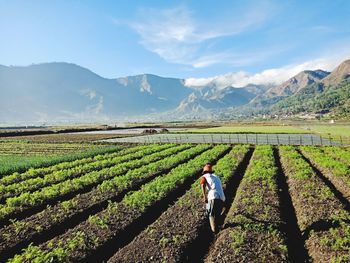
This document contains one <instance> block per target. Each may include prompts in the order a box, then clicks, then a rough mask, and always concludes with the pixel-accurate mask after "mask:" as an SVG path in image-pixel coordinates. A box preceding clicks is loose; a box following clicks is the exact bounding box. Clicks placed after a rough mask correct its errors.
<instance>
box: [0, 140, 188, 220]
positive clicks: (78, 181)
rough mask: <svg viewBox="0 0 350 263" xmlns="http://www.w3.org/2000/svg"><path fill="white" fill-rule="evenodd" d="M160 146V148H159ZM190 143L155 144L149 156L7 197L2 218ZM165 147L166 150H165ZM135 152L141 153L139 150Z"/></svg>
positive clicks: (0, 206) (2, 206) (1, 210)
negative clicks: (171, 145)
mask: <svg viewBox="0 0 350 263" xmlns="http://www.w3.org/2000/svg"><path fill="white" fill-rule="evenodd" d="M157 147H158V148H157ZM188 147H189V145H180V146H175V147H171V148H170V149H166V148H169V145H163V146H155V147H154V148H150V149H148V150H147V149H144V150H142V151H146V152H147V151H154V152H155V153H153V154H152V155H150V156H149V158H147V157H145V158H142V159H137V160H132V161H129V162H124V163H120V164H118V165H115V166H112V167H110V168H104V169H102V170H100V171H92V172H90V173H87V174H84V175H83V176H80V177H78V178H73V179H68V180H65V181H63V182H61V183H58V184H53V185H50V186H47V187H43V188H41V189H40V190H37V191H35V192H25V193H22V194H20V195H18V196H15V197H10V198H7V199H6V203H5V204H1V205H0V218H4V217H6V216H8V215H10V214H12V213H15V212H16V211H20V210H21V209H22V207H32V206H36V205H39V204H42V203H44V202H46V201H48V200H52V199H54V198H57V197H58V196H61V195H64V194H67V193H70V192H73V191H76V190H79V189H83V188H85V187H87V186H90V185H93V184H95V183H98V182H101V181H103V180H106V179H110V178H113V177H115V176H116V175H118V174H119V175H120V174H122V173H125V172H127V171H128V170H129V169H132V168H136V167H140V166H142V165H145V164H147V163H148V162H150V161H156V160H160V159H162V158H163V157H165V156H168V155H170V154H173V153H176V152H179V151H181V150H184V149H186V148H188ZM164 149H165V150H164ZM161 150H163V152H162V154H163V155H162V154H158V153H157V151H161ZM135 154H141V153H140V152H137V153H135Z"/></svg>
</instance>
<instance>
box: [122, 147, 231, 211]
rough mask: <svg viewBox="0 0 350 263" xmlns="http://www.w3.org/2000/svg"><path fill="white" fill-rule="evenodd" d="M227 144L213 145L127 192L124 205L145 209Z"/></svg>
mask: <svg viewBox="0 0 350 263" xmlns="http://www.w3.org/2000/svg"><path fill="white" fill-rule="evenodd" d="M227 149H228V146H227V145H218V146H215V147H214V148H213V149H212V150H209V151H207V152H205V153H204V154H202V155H200V156H198V157H196V158H195V159H193V160H191V161H189V162H188V163H186V164H182V165H179V166H178V167H176V168H175V169H173V170H172V171H171V172H170V173H169V174H168V175H167V176H164V177H157V178H156V179H154V180H153V181H152V182H151V183H149V184H146V185H144V186H142V188H141V189H140V190H139V191H137V192H134V193H129V194H128V195H127V196H126V197H125V198H124V200H123V202H124V203H125V204H126V205H129V206H132V207H135V208H137V209H139V210H141V211H143V210H145V209H146V207H147V206H149V204H151V203H152V202H154V200H160V199H161V198H163V197H164V196H165V194H166V193H167V192H169V191H170V190H171V189H174V188H175V187H176V186H177V185H179V184H182V183H183V182H184V181H185V180H186V179H187V178H188V177H190V176H193V175H194V174H195V173H197V172H198V171H200V169H201V168H202V167H203V164H205V163H207V162H211V161H213V160H215V158H217V156H218V155H220V154H221V153H222V152H223V151H225V150H227Z"/></svg>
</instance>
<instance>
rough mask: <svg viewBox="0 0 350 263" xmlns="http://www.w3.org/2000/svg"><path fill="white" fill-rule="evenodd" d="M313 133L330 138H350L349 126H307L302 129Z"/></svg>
mask: <svg viewBox="0 0 350 263" xmlns="http://www.w3.org/2000/svg"><path fill="white" fill-rule="evenodd" d="M304 128H305V129H308V130H310V131H311V132H313V133H316V134H321V135H323V136H325V137H327V136H331V137H333V138H336V137H340V136H342V137H344V138H348V139H349V138H350V125H334V124H332V125H308V126H305V127H304Z"/></svg>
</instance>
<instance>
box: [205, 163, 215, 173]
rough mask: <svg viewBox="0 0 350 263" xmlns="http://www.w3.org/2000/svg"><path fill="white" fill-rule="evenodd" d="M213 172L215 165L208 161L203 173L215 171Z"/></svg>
mask: <svg viewBox="0 0 350 263" xmlns="http://www.w3.org/2000/svg"><path fill="white" fill-rule="evenodd" d="M213 172H214V171H213V165H212V164H211V163H207V164H206V165H204V167H203V172H202V174H206V173H213Z"/></svg>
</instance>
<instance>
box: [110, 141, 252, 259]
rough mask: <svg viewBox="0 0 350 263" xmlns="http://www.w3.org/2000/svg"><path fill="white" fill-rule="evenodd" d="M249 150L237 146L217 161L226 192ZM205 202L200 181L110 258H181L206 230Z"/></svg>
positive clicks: (216, 170) (217, 171)
mask: <svg viewBox="0 0 350 263" xmlns="http://www.w3.org/2000/svg"><path fill="white" fill-rule="evenodd" d="M247 151H248V146H246V145H240V146H235V147H234V148H233V149H232V150H231V151H230V152H229V153H228V154H227V155H225V156H224V157H223V158H222V159H220V160H219V161H218V162H217V164H216V165H215V167H214V171H215V174H217V175H219V177H220V178H221V181H222V183H223V188H224V191H225V192H226V190H227V189H226V186H227V183H228V182H229V181H230V180H235V178H232V177H233V175H234V174H235V175H236V176H237V175H238V174H236V173H235V171H236V170H237V168H238V167H239V164H241V163H242V160H243V158H244V156H245V155H246V153H247ZM236 180H237V178H236ZM203 206H204V203H203V199H202V196H201V191H200V187H199V182H198V181H196V182H195V183H194V184H193V185H192V187H191V189H190V190H189V191H188V192H187V193H186V194H185V195H184V196H182V197H181V198H180V199H179V200H178V201H177V202H176V203H175V204H174V205H173V206H172V207H170V208H169V209H168V210H167V211H166V212H164V213H163V214H162V215H161V216H160V217H159V219H157V220H156V221H155V222H154V223H153V224H151V225H150V226H149V227H148V228H147V229H146V230H145V231H143V232H142V233H141V234H140V235H138V236H137V238H135V239H134V240H133V241H132V242H131V243H130V244H129V245H127V246H125V247H124V248H122V249H120V250H119V251H118V252H117V253H116V254H115V255H114V256H113V257H112V258H111V259H110V260H109V261H108V262H150V261H153V262H156V261H158V262H161V261H162V260H166V261H167V262H181V261H182V259H183V258H184V257H185V254H186V251H188V250H191V248H190V246H191V244H193V243H194V242H195V240H197V239H198V237H199V236H200V235H201V234H203V232H206V231H205V226H207V224H208V222H207V217H206V212H205V209H204V207H203ZM202 246H204V244H202ZM192 253H195V251H192Z"/></svg>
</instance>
